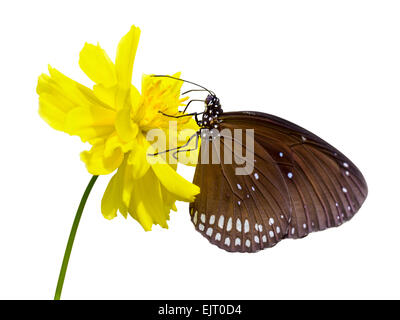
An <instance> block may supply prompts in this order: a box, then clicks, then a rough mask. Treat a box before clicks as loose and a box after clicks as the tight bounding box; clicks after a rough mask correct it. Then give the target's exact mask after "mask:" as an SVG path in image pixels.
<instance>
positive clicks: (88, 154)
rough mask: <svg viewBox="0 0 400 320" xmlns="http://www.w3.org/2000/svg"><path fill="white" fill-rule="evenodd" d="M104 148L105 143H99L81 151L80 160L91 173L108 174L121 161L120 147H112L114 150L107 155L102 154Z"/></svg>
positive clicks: (122, 157)
mask: <svg viewBox="0 0 400 320" xmlns="http://www.w3.org/2000/svg"><path fill="white" fill-rule="evenodd" d="M104 149H105V144H104V143H99V144H97V145H93V147H92V148H91V149H90V150H89V151H83V152H82V153H81V160H82V161H83V162H84V163H85V164H86V168H87V170H88V171H89V172H90V173H91V174H94V175H101V174H109V173H111V172H113V171H114V170H115V169H117V168H118V167H119V166H120V164H121V163H122V160H123V159H124V154H123V152H122V150H121V148H117V149H114V152H113V153H112V154H111V156H109V157H105V156H104Z"/></svg>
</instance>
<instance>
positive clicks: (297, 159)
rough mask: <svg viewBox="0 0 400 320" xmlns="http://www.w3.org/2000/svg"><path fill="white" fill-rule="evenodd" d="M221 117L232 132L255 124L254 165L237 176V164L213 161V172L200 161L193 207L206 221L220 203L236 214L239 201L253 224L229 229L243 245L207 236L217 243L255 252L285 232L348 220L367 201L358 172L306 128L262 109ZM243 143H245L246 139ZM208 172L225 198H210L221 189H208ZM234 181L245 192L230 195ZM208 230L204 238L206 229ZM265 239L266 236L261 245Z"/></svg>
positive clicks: (301, 232)
mask: <svg viewBox="0 0 400 320" xmlns="http://www.w3.org/2000/svg"><path fill="white" fill-rule="evenodd" d="M220 120H222V122H221V124H220V130H223V129H228V130H230V131H231V132H232V133H233V131H234V129H242V130H246V129H254V140H255V142H254V151H255V159H254V160H255V163H254V173H253V174H252V175H249V176H237V175H235V174H234V172H233V169H234V165H229V164H223V163H221V164H219V167H218V166H217V165H213V166H214V168H213V169H212V172H209V170H211V169H209V168H208V167H209V166H210V165H207V164H204V165H202V164H199V165H198V167H197V169H196V174H195V178H194V183H195V184H197V185H199V186H200V188H201V194H200V196H199V197H198V198H197V199H196V201H195V202H194V203H192V204H191V209H193V212H194V213H195V212H196V211H198V210H199V209H200V210H202V211H201V213H202V214H204V215H205V220H207V217H208V213H207V212H208V211H210V212H211V211H213V210H214V208H215V207H218V206H219V207H223V208H224V209H223V210H224V211H223V212H224V213H225V214H224V217H226V218H228V219H229V218H230V217H232V218H233V219H234V218H236V215H235V212H237V209H236V211H235V209H234V208H235V205H234V204H235V201H236V203H237V201H240V203H241V208H240V210H239V212H240V213H241V215H242V217H245V218H247V219H248V220H249V221H252V222H254V230H253V229H252V228H250V229H251V232H250V231H248V232H247V233H245V232H244V228H242V229H241V231H240V232H239V231H238V230H236V231H237V232H236V233H235V234H234V235H232V237H235V239H236V238H240V239H242V240H241V241H240V244H241V245H240V246H231V247H229V248H226V247H224V246H223V245H220V243H219V242H218V243H215V241H212V240H211V239H210V241H211V242H212V243H215V244H217V245H219V247H221V248H224V249H227V250H228V251H249V252H253V251H257V250H259V249H263V248H265V247H269V246H272V245H274V244H276V243H277V242H278V241H279V240H281V239H283V238H286V237H288V238H301V237H304V236H306V235H307V234H309V233H310V232H313V231H319V230H324V229H326V228H329V227H334V226H339V225H341V224H342V223H343V222H345V221H347V220H350V219H351V218H352V217H353V216H354V214H355V213H356V212H357V211H358V210H359V208H360V207H361V205H362V203H363V202H364V200H365V198H366V196H367V193H368V189H367V185H366V182H365V179H364V178H363V176H362V174H361V172H360V171H359V170H358V169H357V167H356V166H355V165H354V164H353V163H352V162H351V161H350V160H349V159H348V158H346V157H345V156H344V155H343V154H342V153H341V152H339V151H338V150H337V149H335V148H334V147H332V146H331V145H329V144H328V143H326V142H325V141H323V140H322V139H320V138H319V137H317V136H316V135H314V134H312V133H311V132H309V131H307V130H305V129H303V128H301V127H299V126H297V125H295V124H293V123H291V122H288V121H286V120H283V119H281V118H278V117H275V116H272V115H268V114H264V113H259V112H231V113H224V114H223V115H222V116H221V117H220ZM232 136H233V135H232ZM221 140H223V139H222V138H221ZM222 145H225V144H224V143H222V144H221V147H220V148H221V150H222V148H223V147H222ZM242 147H243V148H246V147H245V145H244V144H243V145H242ZM214 148H215V146H214ZM232 152H233V153H234V151H233V150H232ZM243 154H245V152H243ZM234 156H236V155H235V154H234ZM266 168H269V171H268V170H267V171H266ZM227 173H228V174H227ZM208 174H212V175H211V176H210V177H212V179H213V181H214V182H215V183H217V184H218V185H219V184H226V185H227V186H228V187H229V188H230V189H231V190H230V189H229V188H227V189H225V190H224V194H225V197H226V200H225V199H219V200H213V202H212V203H213V204H211V203H210V200H211V199H213V197H215V196H214V195H213V193H215V192H216V193H218V190H214V189H213V191H212V192H211V191H210V186H209V184H207V183H206V184H205V183H204V182H205V181H206V179H207V176H208ZM203 175H206V178H204V176H203ZM255 177H258V178H257V179H256V178H255ZM219 180H222V182H220V181H219ZM217 181H218V182H217ZM271 182H272V183H271ZM236 184H240V185H242V184H243V185H244V186H246V192H244V193H243V194H235V193H233V192H232V186H233V187H234V186H235V185H236ZM248 186H249V187H248ZM249 188H250V189H249ZM252 189H255V190H256V191H255V192H254V191H253V190H252ZM242 190H243V188H242ZM247 191H253V194H254V196H253V197H250V198H247V194H249V195H252V193H251V192H250V193H247ZM274 192H275V193H276V194H275V193H274ZM232 194H233V195H232ZM227 195H230V197H228V196H227ZM234 196H236V197H234ZM210 197H211V198H210ZM226 202H229V203H226ZM272 203H274V204H276V205H277V206H278V207H279V209H278V207H273V205H271V204H272ZM232 206H233V207H232ZM203 211H204V212H203ZM198 212H199V211H198ZM242 220H243V218H242ZM260 221H261V222H262V224H261V225H262V227H261V229H262V231H261V233H260V231H259V229H260V228H259V225H260V223H259V222H260ZM241 222H242V223H243V221H241ZM250 225H251V223H250ZM255 226H257V230H256V229H255ZM251 227H253V226H252V225H251ZM246 230H247V229H246ZM199 231H200V232H201V230H199ZM277 231H279V233H277ZM205 235H206V237H207V230H206V233H205ZM269 235H271V237H269ZM246 236H248V237H246ZM260 237H261V238H260ZM270 238H271V239H270ZM260 239H261V240H260ZM262 239H264V240H267V241H266V242H265V243H263V241H262ZM214 240H215V239H214ZM243 240H244V241H245V242H244V243H243ZM247 240H248V241H247ZM237 242H239V241H237ZM249 243H250V246H246V244H247V245H249Z"/></svg>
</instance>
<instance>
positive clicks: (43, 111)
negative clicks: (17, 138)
mask: <svg viewBox="0 0 400 320" xmlns="http://www.w3.org/2000/svg"><path fill="white" fill-rule="evenodd" d="M139 36H140V29H139V28H137V27H135V26H132V28H131V30H130V31H129V32H128V33H127V34H126V35H125V36H124V37H123V38H122V39H121V41H120V43H119V45H118V49H117V55H116V59H115V63H113V62H112V61H111V59H110V58H109V57H108V55H107V54H106V52H105V51H104V50H103V49H102V48H101V47H100V46H99V45H97V46H95V45H92V44H85V46H84V47H83V49H82V51H81V53H80V59H79V65H80V67H81V69H82V70H83V71H84V72H85V73H86V75H87V76H88V77H89V78H90V79H91V80H93V81H94V83H95V85H94V86H93V90H91V89H89V88H87V87H85V86H83V85H81V84H79V83H77V82H75V81H73V80H71V79H70V78H68V77H66V76H65V75H63V74H62V73H60V72H59V71H57V70H56V69H54V68H51V67H49V75H46V74H42V75H41V76H40V77H39V81H38V86H37V93H38V94H39V114H40V116H41V117H42V118H43V119H44V120H45V121H46V122H47V123H48V124H49V125H50V126H52V127H53V128H54V129H57V130H61V131H64V132H66V133H68V134H70V135H76V136H79V137H80V138H81V140H82V141H83V142H89V143H90V144H91V145H92V147H91V149H90V150H89V151H84V152H82V153H81V159H82V161H83V162H85V164H86V167H87V170H88V171H89V172H90V173H91V174H93V175H105V174H109V173H111V172H113V171H115V170H116V169H118V170H117V172H116V173H115V175H114V176H113V177H112V178H111V180H110V182H109V184H108V186H107V189H106V191H105V193H104V196H103V199H102V205H101V210H102V213H103V215H104V217H105V218H107V219H112V218H114V217H115V216H116V215H117V211H120V212H121V213H122V215H123V216H124V217H127V215H128V213H129V214H130V215H131V216H132V217H133V218H134V219H136V220H137V221H138V222H139V223H140V224H141V225H142V226H143V228H144V229H145V230H151V227H152V225H153V224H159V225H161V226H162V227H164V228H167V227H168V225H167V220H168V219H169V212H170V210H171V209H174V210H176V208H175V205H174V203H175V201H176V200H181V201H189V202H191V201H193V200H194V197H195V196H196V195H197V194H198V193H199V191H200V190H199V188H198V187H197V186H195V185H193V184H192V183H190V182H188V181H186V180H185V179H183V178H182V177H181V176H180V175H178V174H177V173H176V164H171V163H169V162H168V160H167V159H166V158H162V157H160V156H157V157H156V158H157V161H156V162H155V163H153V162H151V163H149V162H148V161H147V158H146V156H147V153H148V149H149V147H150V143H149V141H148V140H147V139H146V135H147V133H148V131H150V130H151V129H161V130H163V131H164V132H166V133H167V134H168V131H169V121H170V120H171V118H169V117H166V116H165V115H163V114H162V113H160V111H161V112H163V113H165V114H169V115H176V114H178V106H182V105H183V102H184V101H185V99H181V98H180V89H181V86H182V82H181V81H176V80H173V79H169V78H156V77H151V76H144V77H143V80H142V93H141V94H140V93H139V91H138V90H137V89H136V88H135V87H134V86H133V85H132V84H131V78H132V69H133V63H134V59H135V54H136V50H137V47H138V42H139ZM174 76H175V77H179V76H180V74H175V75H174ZM176 122H177V129H178V136H179V133H180V132H181V131H183V130H186V129H192V130H197V129H198V127H197V125H196V123H195V122H194V120H193V119H191V118H190V117H182V118H179V119H177V121H176ZM181 142H182V139H181V140H179V139H178V144H179V143H181ZM167 147H168V148H171V146H170V145H168V146H167Z"/></svg>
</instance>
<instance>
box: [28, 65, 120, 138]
mask: <svg viewBox="0 0 400 320" xmlns="http://www.w3.org/2000/svg"><path fill="white" fill-rule="evenodd" d="M49 73H50V76H48V75H45V74H43V75H41V76H40V77H39V81H38V85H37V89H36V90H37V93H38V94H39V114H40V115H41V116H42V117H43V119H44V120H45V121H46V122H47V123H48V124H49V125H51V126H52V127H53V128H55V129H57V130H62V131H64V132H67V133H69V134H73V135H79V136H81V138H82V140H83V141H88V140H90V139H92V138H97V137H98V136H103V135H105V134H106V133H107V132H110V130H112V129H111V128H110V127H109V126H111V125H113V122H114V118H115V115H114V112H111V111H110V110H109V109H108V107H107V106H106V105H105V104H104V103H102V102H101V101H100V100H99V99H97V98H96V96H95V95H94V94H93V92H92V91H91V90H90V89H88V88H86V87H85V86H82V85H81V84H79V83H77V82H75V81H73V80H72V79H70V78H68V77H66V76H65V75H63V74H62V73H61V72H59V71H57V70H56V69H54V68H51V67H50V66H49ZM90 126H93V127H96V128H93V129H90V128H89V127H90Z"/></svg>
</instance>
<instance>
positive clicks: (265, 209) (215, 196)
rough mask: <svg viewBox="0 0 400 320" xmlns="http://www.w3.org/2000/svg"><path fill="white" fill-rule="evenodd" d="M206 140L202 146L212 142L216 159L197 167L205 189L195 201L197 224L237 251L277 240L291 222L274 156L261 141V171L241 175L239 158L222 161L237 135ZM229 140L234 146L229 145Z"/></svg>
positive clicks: (218, 242) (226, 247)
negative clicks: (258, 174)
mask: <svg viewBox="0 0 400 320" xmlns="http://www.w3.org/2000/svg"><path fill="white" fill-rule="evenodd" d="M225 140H227V141H225ZM205 141H206V140H205V139H202V145H201V149H204V148H208V150H209V152H208V153H207V154H208V155H210V159H209V162H210V163H209V164H205V163H204V161H199V164H198V165H197V167H196V172H195V177H194V183H195V184H197V185H199V186H200V187H201V190H202V191H201V192H200V195H198V196H197V198H196V200H195V201H194V202H193V203H191V204H190V213H191V216H192V222H193V223H194V225H195V227H196V229H197V230H198V231H199V232H200V233H202V234H203V235H204V236H205V237H206V238H207V239H208V240H209V241H210V242H211V243H213V244H215V245H217V246H218V247H220V248H222V249H224V250H227V251H231V252H234V251H238V252H255V251H258V250H261V249H264V248H267V247H272V246H274V245H275V244H276V243H277V242H279V241H280V240H281V239H282V238H283V237H284V235H285V233H286V230H287V229H288V227H289V224H288V220H289V218H290V201H289V200H288V197H287V194H288V189H287V186H286V185H285V182H284V180H283V179H282V176H281V174H280V171H279V169H278V167H277V166H276V164H275V163H274V161H273V159H272V158H271V157H270V156H269V155H268V153H266V152H265V151H264V150H262V148H261V146H260V145H258V144H256V145H255V148H256V150H257V155H256V157H255V159H254V160H256V162H255V163H256V168H257V170H258V172H260V176H254V175H252V176H240V175H236V174H235V169H236V166H235V162H234V163H233V164H225V163H223V161H221V159H224V151H227V152H231V153H232V151H231V150H232V146H231V145H232V144H231V138H230V137H227V138H224V137H221V138H220V139H219V140H213V141H212V142H210V143H205ZM229 144H230V145H229ZM225 145H229V146H228V147H227V148H226V149H225V148H224V147H225ZM242 147H243V146H242ZM217 149H219V150H220V153H217V152H216V151H217ZM202 152H204V150H201V152H200V155H199V157H201V154H202ZM216 154H217V155H218V159H216V161H215V162H216V163H215V164H212V163H211V162H212V159H211V155H216Z"/></svg>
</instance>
